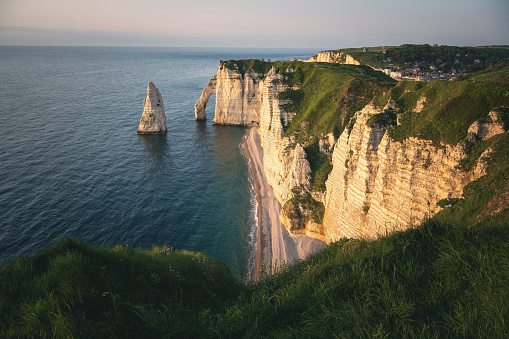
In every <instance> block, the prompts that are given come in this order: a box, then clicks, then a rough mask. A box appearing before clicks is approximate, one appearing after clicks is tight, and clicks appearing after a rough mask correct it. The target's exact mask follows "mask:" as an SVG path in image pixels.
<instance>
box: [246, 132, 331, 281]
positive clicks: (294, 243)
mask: <svg viewBox="0 0 509 339" xmlns="http://www.w3.org/2000/svg"><path fill="white" fill-rule="evenodd" d="M244 151H245V152H246V157H247V158H248V160H249V165H250V167H251V174H252V176H253V186H254V189H255V194H256V201H257V203H258V208H257V213H258V225H257V228H258V229H257V232H256V233H257V242H256V252H255V258H254V267H253V272H250V273H251V276H252V277H253V279H255V280H258V279H259V278H260V272H261V269H262V268H263V267H264V265H263V264H264V263H265V265H266V266H265V269H266V271H267V273H270V272H271V271H273V269H274V268H277V267H279V266H282V265H285V264H292V263H294V262H297V261H299V260H302V259H305V258H306V257H307V256H308V255H309V254H311V253H314V252H316V251H318V250H320V249H322V248H324V247H325V246H326V244H325V242H323V241H321V240H318V239H315V238H311V237H309V236H307V235H293V234H290V233H289V232H288V230H287V229H286V228H285V227H284V225H283V224H282V223H281V221H280V219H279V214H280V212H281V204H280V203H279V201H278V200H277V199H276V197H275V195H274V191H273V190H272V187H271V186H270V185H269V183H268V181H267V178H266V176H265V171H264V169H263V148H262V147H261V140H260V135H259V133H258V127H251V128H249V129H248V130H247V134H246V138H245V140H244Z"/></svg>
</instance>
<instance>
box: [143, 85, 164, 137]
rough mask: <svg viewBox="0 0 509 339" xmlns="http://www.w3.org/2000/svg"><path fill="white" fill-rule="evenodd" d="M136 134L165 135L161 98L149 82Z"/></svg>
mask: <svg viewBox="0 0 509 339" xmlns="http://www.w3.org/2000/svg"><path fill="white" fill-rule="evenodd" d="M137 133H138V134H154V133H155V134H157V133H166V115H165V114H164V104H163V98H162V96H161V93H159V90H158V89H157V88H156V86H155V85H154V83H153V82H149V84H148V87H147V97H146V98H145V99H144V100H143V113H142V115H141V119H140V125H139V126H138V132H137Z"/></svg>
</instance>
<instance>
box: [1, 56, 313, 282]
mask: <svg viewBox="0 0 509 339" xmlns="http://www.w3.org/2000/svg"><path fill="white" fill-rule="evenodd" d="M317 52H318V51H317V50H310V49H256V48H244V49H240V48H141V47H140V48H137V47H7V46H2V47H0V265H5V264H7V263H9V262H10V261H12V259H13V258H15V257H18V256H26V255H28V256H30V255H35V254H37V253H39V252H40V251H41V250H42V249H44V248H47V247H48V246H50V245H51V244H54V243H55V242H56V241H58V240H59V239H61V238H63V237H74V238H78V239H81V240H84V241H86V242H87V243H89V244H92V245H98V246H107V247H111V246H115V245H126V244H127V245H129V246H133V247H139V248H145V249H151V248H152V247H153V246H167V247H171V248H172V249H173V250H181V249H186V250H191V251H198V252H201V253H203V254H207V255H210V256H212V257H213V258H215V259H216V260H220V261H223V262H225V263H226V264H227V265H228V267H229V268H230V270H231V272H232V274H233V276H234V277H236V278H238V279H246V277H249V271H250V268H251V267H252V265H253V254H254V249H255V245H256V237H255V234H256V227H257V222H256V218H257V216H256V199H255V196H254V191H253V189H252V182H251V178H250V173H249V166H248V160H247V159H246V158H245V154H244V151H243V148H242V141H243V138H244V136H245V133H246V128H244V127H234V126H216V125H213V124H212V119H213V117H214V103H215V95H213V96H212V97H211V99H210V101H209V104H208V106H207V118H208V120H207V121H200V122H197V121H195V120H194V104H195V102H196V101H197V100H198V99H199V97H200V94H201V91H202V90H203V88H204V87H205V85H206V84H207V82H208V80H209V79H210V78H211V77H212V76H213V75H214V74H215V73H216V71H217V65H218V62H219V60H230V59H244V58H256V59H258V58H264V59H265V60H267V59H271V60H290V59H291V58H303V59H307V58H309V57H311V56H312V55H315V54H317ZM150 81H153V82H154V84H155V85H156V87H157V88H158V89H159V91H160V93H161V95H162V97H163V102H164V107H165V111H166V119H167V125H168V132H167V134H166V135H138V134H136V130H137V128H138V124H139V120H140V117H141V114H142V112H143V99H144V98H145V97H146V95H147V84H148V82H150Z"/></svg>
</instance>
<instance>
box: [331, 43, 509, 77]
mask: <svg viewBox="0 0 509 339" xmlns="http://www.w3.org/2000/svg"><path fill="white" fill-rule="evenodd" d="M340 51H342V52H344V53H345V54H348V55H350V56H351V57H353V58H354V59H355V60H357V61H359V62H360V63H361V64H364V65H369V66H371V67H374V68H382V69H383V68H386V67H390V66H396V67H398V68H399V69H401V70H404V69H408V68H413V67H415V66H416V62H417V63H418V66H419V67H420V68H421V69H422V70H429V66H431V65H433V66H435V67H437V68H438V69H441V70H443V71H446V72H450V71H451V69H453V68H455V69H457V70H465V71H467V72H474V71H478V70H482V69H485V68H487V67H489V66H490V65H495V64H497V63H500V62H504V61H509V46H483V47H458V46H444V45H442V46H438V45H433V46H432V45H428V44H423V45H412V44H405V45H401V46H385V47H383V48H382V47H381V46H378V47H366V48H346V49H341V50H335V51H334V52H340ZM476 60H477V61H476Z"/></svg>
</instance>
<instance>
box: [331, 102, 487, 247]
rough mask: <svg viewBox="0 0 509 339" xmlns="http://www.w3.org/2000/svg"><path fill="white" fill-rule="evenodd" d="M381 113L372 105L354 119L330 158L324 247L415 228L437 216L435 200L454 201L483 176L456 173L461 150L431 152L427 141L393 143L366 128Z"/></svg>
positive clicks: (377, 130)
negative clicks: (410, 227) (368, 121)
mask: <svg viewBox="0 0 509 339" xmlns="http://www.w3.org/2000/svg"><path fill="white" fill-rule="evenodd" d="M378 113H381V110H379V109H376V108H375V107H374V106H372V105H368V106H366V107H365V108H364V109H363V110H362V111H359V112H357V113H356V115H355V117H354V119H355V124H354V125H353V127H352V128H351V129H346V130H345V131H344V132H343V133H342V134H341V137H340V138H339V140H338V142H337V143H336V146H335V149H334V152H333V157H332V161H333V169H332V172H331V173H330V174H329V177H328V180H327V182H326V186H327V191H326V198H325V215H324V219H323V227H324V229H325V238H326V241H327V242H332V241H336V240H339V239H341V238H343V237H348V238H376V237H378V236H381V235H386V234H388V233H391V232H392V231H395V230H399V229H405V228H408V227H409V226H411V225H417V224H419V223H420V222H422V221H423V220H424V218H425V217H426V216H427V215H428V216H432V215H434V214H436V213H437V212H438V211H440V210H441V208H440V207H439V206H437V202H438V201H439V200H442V199H445V198H459V197H461V195H462V193H463V187H464V186H465V185H466V184H467V183H469V182H470V181H472V180H475V179H477V178H478V177H480V176H481V175H483V174H484V172H483V171H482V169H481V168H482V167H483V159H482V158H483V157H481V159H480V160H479V163H478V165H477V168H476V169H475V170H474V171H470V172H466V171H463V170H460V169H458V167H459V165H460V161H461V160H462V159H463V158H464V157H465V152H464V145H462V144H458V145H456V146H450V145H446V146H442V147H436V146H434V145H433V143H432V142H431V141H427V140H421V139H417V138H408V139H407V140H405V141H403V142H397V141H393V140H392V139H391V138H390V137H389V136H388V134H387V133H386V127H383V126H376V125H375V126H373V127H369V126H368V125H367V124H366V122H367V120H368V119H369V117H371V116H372V115H374V114H378Z"/></svg>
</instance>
